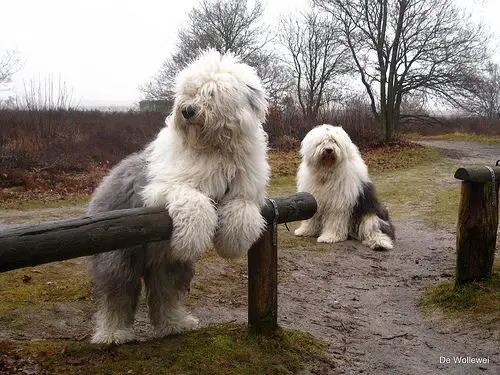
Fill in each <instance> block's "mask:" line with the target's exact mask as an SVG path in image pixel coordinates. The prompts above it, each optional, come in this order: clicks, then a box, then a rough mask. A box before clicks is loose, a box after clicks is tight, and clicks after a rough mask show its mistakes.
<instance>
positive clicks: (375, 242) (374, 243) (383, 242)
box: [362, 233, 394, 250]
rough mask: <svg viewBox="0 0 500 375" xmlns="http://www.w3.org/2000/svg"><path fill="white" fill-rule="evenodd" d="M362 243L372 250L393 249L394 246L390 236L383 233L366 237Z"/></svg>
mask: <svg viewBox="0 0 500 375" xmlns="http://www.w3.org/2000/svg"><path fill="white" fill-rule="evenodd" d="M362 243H363V245H365V246H368V247H369V248H370V249H372V250H392V249H393V248H394V244H393V242H392V240H391V239H390V238H389V236H387V235H385V234H382V233H380V234H378V235H376V236H373V237H371V238H369V239H366V240H364V241H363V242H362Z"/></svg>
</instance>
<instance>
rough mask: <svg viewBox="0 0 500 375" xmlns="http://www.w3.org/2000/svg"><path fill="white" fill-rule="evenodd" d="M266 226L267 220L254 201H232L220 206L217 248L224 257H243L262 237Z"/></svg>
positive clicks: (216, 237)
mask: <svg viewBox="0 0 500 375" xmlns="http://www.w3.org/2000/svg"><path fill="white" fill-rule="evenodd" d="M265 226H266V222H265V220H264V218H263V217H262V215H261V214H260V209H259V207H258V206H257V205H256V204H255V203H254V202H252V201H246V200H234V201H230V202H228V203H226V204H225V205H223V206H222V207H220V208H219V228H218V229H217V232H216V234H215V237H214V247H215V250H216V251H217V253H218V254H219V255H220V256H222V257H224V258H230V259H231V258H238V257H241V256H243V255H245V254H246V253H247V251H248V249H250V247H251V246H252V245H253V244H254V243H255V242H256V241H257V240H258V239H259V238H260V236H261V235H262V232H263V230H264V228H265Z"/></svg>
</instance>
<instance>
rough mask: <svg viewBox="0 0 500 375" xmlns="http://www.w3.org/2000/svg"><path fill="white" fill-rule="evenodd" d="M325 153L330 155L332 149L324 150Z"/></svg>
mask: <svg viewBox="0 0 500 375" xmlns="http://www.w3.org/2000/svg"><path fill="white" fill-rule="evenodd" d="M325 152H326V153H327V154H331V153H332V152H333V148H325Z"/></svg>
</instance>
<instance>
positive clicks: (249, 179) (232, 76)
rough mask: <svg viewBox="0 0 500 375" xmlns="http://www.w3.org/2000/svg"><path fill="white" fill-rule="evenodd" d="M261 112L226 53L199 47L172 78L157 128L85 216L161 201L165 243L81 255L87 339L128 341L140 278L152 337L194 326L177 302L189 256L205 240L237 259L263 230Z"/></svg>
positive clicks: (261, 102)
mask: <svg viewBox="0 0 500 375" xmlns="http://www.w3.org/2000/svg"><path fill="white" fill-rule="evenodd" d="M266 111H267V99H266V95H265V91H264V89H263V86H262V83H261V81H260V79H259V78H258V77H257V75H256V73H255V71H254V69H252V68H251V67H249V66H248V65H245V64H243V63H241V62H239V61H238V59H237V58H236V57H235V56H233V55H231V54H226V55H220V54H219V53H218V52H215V51H207V52H205V53H203V54H202V55H201V56H200V58H199V59H198V60H196V61H194V62H193V63H191V65H189V66H188V67H187V68H186V69H184V70H183V71H182V72H181V73H180V74H179V76H178V77H177V81H176V93H175V102H174V108H173V111H172V114H171V115H170V116H169V117H168V118H167V120H166V127H165V128H163V129H162V130H161V131H160V133H159V135H158V137H157V138H156V139H155V140H154V141H153V142H152V143H151V144H150V145H149V146H148V147H147V148H146V149H145V150H144V151H143V152H141V153H137V154H134V155H131V156H129V157H128V158H127V159H125V160H123V161H122V162H121V163H119V164H118V165H117V166H116V167H115V168H114V169H113V170H112V171H111V173H110V174H109V176H107V177H106V178H105V179H104V180H103V182H102V184H101V185H100V186H99V187H98V189H97V190H96V192H95V194H94V196H93V198H92V200H91V203H90V205H89V208H88V213H90V214H92V213H96V212H102V211H109V210H114V209H122V208H131V207H141V206H161V207H166V208H168V211H169V213H170V216H171V217H172V220H173V232H172V237H171V240H170V241H168V242H160V243H152V244H149V245H148V246H139V247H135V248H130V249H125V250H120V251H113V252H109V253H104V254H99V255H95V256H93V257H91V258H90V260H89V264H90V267H89V269H90V272H91V274H92V275H93V277H94V281H95V285H96V291H97V294H98V295H99V297H100V308H99V311H98V314H97V329H96V332H95V334H94V336H93V338H92V342H94V343H123V342H127V341H131V340H133V339H134V333H133V330H132V324H133V321H134V315H135V309H136V305H137V299H138V297H139V293H140V290H141V278H143V279H144V282H145V285H146V288H147V298H148V307H149V314H150V319H151V322H152V323H153V325H154V326H155V329H156V333H157V335H158V336H165V335H168V334H172V333H177V332H182V331H184V330H187V329H194V328H196V327H197V325H198V320H197V319H196V318H194V317H192V316H191V315H189V314H188V313H187V312H186V310H185V308H184V304H183V300H184V296H185V293H186V292H187V290H188V288H189V283H190V281H191V278H192V276H193V273H194V262H195V261H196V260H197V258H198V257H199V256H200V255H201V254H202V253H203V252H204V251H205V250H206V249H207V248H208V247H209V246H210V245H211V244H212V243H213V245H214V247H215V249H216V251H217V252H218V253H219V254H220V255H221V256H223V257H226V258H236V257H239V256H242V255H244V254H245V253H246V252H247V251H248V249H249V248H250V246H251V245H252V244H253V243H254V242H255V241H256V240H257V239H258V238H259V237H260V235H261V233H262V231H263V229H264V227H265V220H264V219H263V217H262V216H261V214H260V209H261V207H262V205H263V204H264V200H265V197H266V186H267V183H268V180H269V174H270V169H269V165H268V162H267V135H266V133H265V132H264V130H263V127H262V122H263V121H264V119H265V115H266Z"/></svg>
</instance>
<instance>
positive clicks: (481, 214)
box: [455, 163, 500, 286]
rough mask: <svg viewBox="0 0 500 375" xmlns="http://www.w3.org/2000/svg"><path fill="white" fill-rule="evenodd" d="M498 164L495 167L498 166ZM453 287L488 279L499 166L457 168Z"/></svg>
mask: <svg viewBox="0 0 500 375" xmlns="http://www.w3.org/2000/svg"><path fill="white" fill-rule="evenodd" d="M497 164H498V163H497ZM455 178H457V179H459V180H462V188H461V196H460V208H459V212H458V223H457V243H456V247H457V263H456V275H455V286H459V285H462V284H464V283H468V282H472V281H479V280H483V279H487V278H489V277H490V276H491V272H492V269H493V261H494V257H495V247H496V240H497V230H498V185H499V183H498V182H499V181H500V166H498V165H497V166H491V167H490V166H486V167H475V168H459V169H458V170H457V171H456V172H455Z"/></svg>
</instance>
